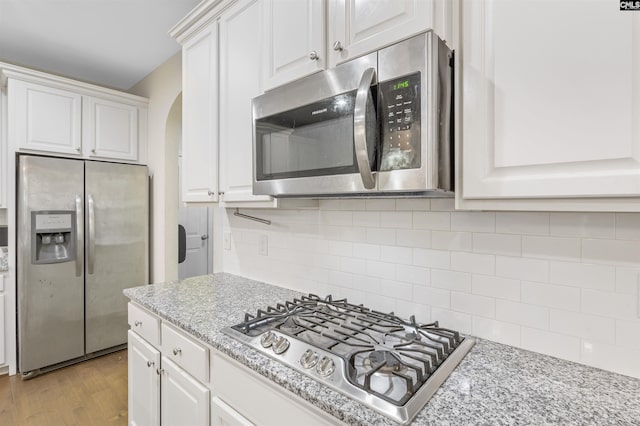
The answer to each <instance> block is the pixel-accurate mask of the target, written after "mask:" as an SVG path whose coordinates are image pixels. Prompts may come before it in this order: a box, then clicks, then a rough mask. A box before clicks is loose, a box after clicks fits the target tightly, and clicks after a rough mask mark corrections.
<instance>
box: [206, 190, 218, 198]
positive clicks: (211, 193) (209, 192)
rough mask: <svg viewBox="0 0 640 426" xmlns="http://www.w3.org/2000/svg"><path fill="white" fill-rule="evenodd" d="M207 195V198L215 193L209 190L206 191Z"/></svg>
mask: <svg viewBox="0 0 640 426" xmlns="http://www.w3.org/2000/svg"><path fill="white" fill-rule="evenodd" d="M207 194H208V195H209V197H212V196H214V195H216V193H215V192H213V191H211V190H209V191H207Z"/></svg>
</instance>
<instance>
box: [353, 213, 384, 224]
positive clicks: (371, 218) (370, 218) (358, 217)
mask: <svg viewBox="0 0 640 426" xmlns="http://www.w3.org/2000/svg"><path fill="white" fill-rule="evenodd" d="M380 223H381V222H380V212H374V211H357V212H353V224H354V225H355V226H364V227H367V228H379V227H380Z"/></svg>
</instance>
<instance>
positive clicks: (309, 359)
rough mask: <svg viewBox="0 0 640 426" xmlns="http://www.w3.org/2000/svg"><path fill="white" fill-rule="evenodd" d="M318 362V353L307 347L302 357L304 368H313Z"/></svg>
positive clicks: (301, 362)
mask: <svg viewBox="0 0 640 426" xmlns="http://www.w3.org/2000/svg"><path fill="white" fill-rule="evenodd" d="M317 363H318V354H317V353H315V352H314V351H312V350H311V349H307V350H306V351H305V352H304V353H303V354H302V356H301V357H300V364H301V365H302V366H303V367H304V368H312V367H314V366H315V365H316V364H317Z"/></svg>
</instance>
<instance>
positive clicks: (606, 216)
mask: <svg viewBox="0 0 640 426" xmlns="http://www.w3.org/2000/svg"><path fill="white" fill-rule="evenodd" d="M550 223H551V235H556V236H563V237H585V238H613V237H614V234H615V232H614V224H615V215H614V214H613V213H577V212H575V213H574V212H571V213H551V222H550Z"/></svg>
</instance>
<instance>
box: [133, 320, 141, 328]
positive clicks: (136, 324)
mask: <svg viewBox="0 0 640 426" xmlns="http://www.w3.org/2000/svg"><path fill="white" fill-rule="evenodd" d="M133 325H135V326H136V327H139V326H141V325H142V321H138V320H136V322H134V323H133Z"/></svg>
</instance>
